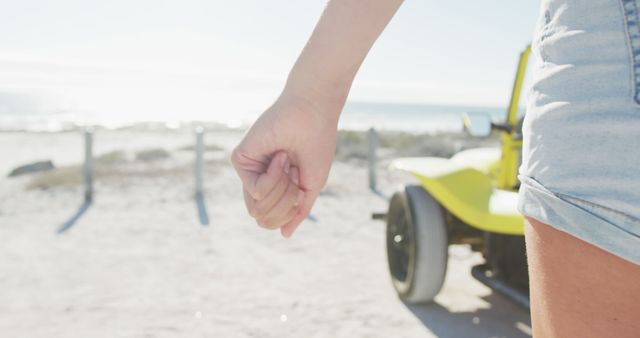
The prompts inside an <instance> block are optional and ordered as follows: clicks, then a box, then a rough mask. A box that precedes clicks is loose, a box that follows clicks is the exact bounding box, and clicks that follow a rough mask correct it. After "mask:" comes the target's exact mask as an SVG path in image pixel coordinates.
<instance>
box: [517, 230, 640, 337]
mask: <svg viewBox="0 0 640 338" xmlns="http://www.w3.org/2000/svg"><path fill="white" fill-rule="evenodd" d="M526 223H527V224H526V227H525V235H526V241H527V256H528V262H529V278H530V284H531V317H532V324H533V333H534V336H535V337H543V338H548V337H619V338H622V337H640V265H636V264H633V263H631V262H629V261H626V260H623V259H621V258H619V257H617V256H614V255H612V254H610V253H608V252H606V251H603V250H601V249H599V248H597V247H595V246H593V245H591V244H589V243H587V242H584V241H582V240H580V239H577V238H575V237H573V236H571V235H569V234H566V233H564V232H562V231H559V230H556V229H554V228H552V227H551V226H549V225H546V224H544V223H541V222H538V221H537V220H535V219H532V218H527V222H526ZM638 250H640V248H638Z"/></svg>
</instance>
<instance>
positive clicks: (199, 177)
mask: <svg viewBox="0 0 640 338" xmlns="http://www.w3.org/2000/svg"><path fill="white" fill-rule="evenodd" d="M195 169H196V196H195V200H196V206H197V208H198V217H199V218H200V224H202V225H209V215H208V214H207V208H206V206H205V204H204V128H202V127H197V128H196V168H195Z"/></svg>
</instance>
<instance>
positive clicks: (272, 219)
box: [262, 182, 304, 228]
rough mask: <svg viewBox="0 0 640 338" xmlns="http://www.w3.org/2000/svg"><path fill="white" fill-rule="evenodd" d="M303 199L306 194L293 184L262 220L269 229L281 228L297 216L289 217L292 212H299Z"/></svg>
mask: <svg viewBox="0 0 640 338" xmlns="http://www.w3.org/2000/svg"><path fill="white" fill-rule="evenodd" d="M303 198H304V192H303V191H302V190H300V189H299V188H298V186H297V185H295V184H294V183H293V182H291V183H290V184H289V187H288V188H287V191H286V192H285V193H284V195H282V198H280V200H279V201H278V202H276V204H275V205H274V206H273V208H271V209H270V210H269V212H267V213H266V214H265V215H264V216H263V217H262V220H263V221H264V223H266V224H267V225H268V226H269V227H276V228H279V227H281V226H283V225H285V224H287V223H288V222H289V221H291V219H292V218H293V216H295V213H294V214H293V215H290V216H289V214H291V210H292V209H296V210H297V209H298V208H297V207H298V205H299V204H300V203H301V202H302V199H303ZM287 216H289V217H287Z"/></svg>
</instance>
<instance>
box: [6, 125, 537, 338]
mask: <svg viewBox="0 0 640 338" xmlns="http://www.w3.org/2000/svg"><path fill="white" fill-rule="evenodd" d="M241 135H242V134H241V132H240V131H233V130H227V131H224V130H221V131H209V132H207V134H206V143H207V145H208V146H209V147H210V148H209V150H210V151H208V152H207V153H206V172H205V178H206V180H205V188H206V190H205V202H206V207H207V210H208V214H209V218H210V221H211V222H210V224H209V225H208V226H203V225H201V224H200V223H199V219H198V214H197V210H196V204H195V202H194V199H193V194H194V174H193V159H194V154H193V151H192V150H191V149H190V146H192V144H193V141H194V136H193V134H192V133H191V132H188V131H184V130H182V131H140V130H118V131H104V130H98V131H96V134H95V148H94V149H95V156H96V157H97V158H99V159H100V158H101V161H102V162H99V161H100V160H98V163H101V164H99V167H98V168H97V178H96V186H95V201H94V203H93V204H92V206H91V207H90V208H89V209H88V210H87V211H86V213H85V214H84V215H82V217H81V218H79V219H78V221H77V222H76V223H75V224H74V225H73V227H71V228H70V229H69V230H68V231H67V232H65V233H63V234H57V233H56V230H57V229H58V228H59V227H60V226H61V224H63V223H64V222H66V221H67V220H68V219H69V218H70V217H71V216H72V215H73V214H74V213H75V212H76V210H78V208H79V207H80V205H81V203H82V186H81V185H80V184H78V183H79V176H77V175H78V173H79V171H77V168H78V167H77V166H78V165H79V164H81V160H82V137H81V134H80V132H61V133H26V132H11V133H0V154H2V155H3V159H2V161H0V174H2V177H1V178H0V290H2V292H0V337H12V338H19V337H25V338H27V337H29V338H33V337H527V336H529V335H530V320H529V314H528V312H527V311H524V310H523V309H521V308H520V307H518V306H517V305H515V304H513V303H511V302H510V301H509V300H507V299H506V298H504V297H502V296H501V295H498V294H495V293H493V292H492V291H491V290H490V289H489V288H487V287H485V286H484V285H482V284H481V283H479V282H477V281H476V280H474V279H473V278H472V277H471V275H470V268H471V266H473V265H475V264H478V263H479V262H481V261H482V257H481V256H480V255H479V254H477V253H472V252H471V251H470V250H469V249H468V248H467V247H465V246H453V247H451V248H450V252H451V254H450V256H451V258H450V262H449V271H448V275H447V279H446V282H445V286H444V289H443V291H442V292H441V294H440V295H439V296H438V298H437V301H436V302H435V303H434V304H430V305H421V306H409V305H405V304H403V303H402V302H401V301H400V300H399V299H398V298H397V296H396V295H395V292H394V290H393V288H392V286H391V282H390V277H389V275H388V272H387V266H386V264H387V262H386V255H385V247H384V223H383V222H380V221H374V220H371V213H372V212H381V211H386V207H387V202H386V200H385V199H384V198H383V197H381V196H378V195H376V194H374V193H372V192H371V191H370V190H369V189H368V187H367V171H366V163H365V162H364V160H363V159H362V156H361V155H362V152H361V150H360V149H361V148H359V145H356V146H354V147H352V148H347V146H348V145H349V142H346V141H344V140H343V141H342V142H341V143H340V144H341V146H343V148H342V149H339V151H338V155H339V156H338V157H337V158H338V159H337V160H336V162H335V164H334V166H333V168H332V171H331V175H330V178H329V182H328V184H327V187H326V188H325V190H324V192H323V193H322V195H321V196H320V198H319V200H318V202H317V204H316V206H315V207H314V209H313V216H314V217H315V219H316V220H315V221H311V220H307V221H305V223H303V224H302V225H301V227H300V228H299V230H298V232H297V233H296V234H295V235H294V236H293V238H291V239H288V240H285V239H283V238H281V237H280V235H279V233H277V232H269V231H266V230H263V229H260V228H258V227H257V226H256V225H255V224H254V223H253V221H252V220H251V219H250V218H249V216H248V215H247V214H246V212H245V207H244V203H243V201H242V194H241V190H240V183H239V180H238V179H237V177H236V175H235V173H234V172H233V170H232V168H231V166H230V164H229V162H228V154H229V152H230V150H231V149H232V147H233V145H234V144H235V143H236V142H237V141H238V140H239V138H240V137H241ZM343 136H344V135H343ZM345 137H346V136H345ZM347 139H354V138H353V137H347ZM355 139H357V137H355ZM354 142H355V141H354ZM356 143H357V142H356ZM454 143H455V142H454ZM452 144H453V143H452ZM465 146H468V145H464V144H462V143H460V144H453V145H452V146H451V151H456V150H459V149H460V148H461V147H465ZM158 149H161V150H164V152H160V155H159V156H157V158H151V159H145V157H144V156H141V155H140V154H143V153H145V152H146V153H149V151H150V150H156V153H158V152H157V150H158ZM345 149H346V150H345ZM415 150H416V151H419V150H421V148H420V147H415ZM392 153H393V152H392V151H390V150H385V149H381V151H380V154H381V157H382V159H381V161H380V163H379V165H378V166H379V189H380V191H381V192H382V193H383V194H384V195H386V196H390V195H391V194H392V192H393V191H394V190H395V189H396V188H397V187H398V186H400V185H401V184H403V183H407V182H412V181H413V180H412V178H411V177H409V176H407V175H405V174H402V173H392V172H388V171H386V170H385V166H386V164H387V163H388V159H389V158H390V157H392V155H393V154H392ZM45 159H50V160H52V161H53V162H54V163H55V165H56V166H57V167H58V168H67V169H68V170H69V174H68V176H65V175H62V176H56V177H54V176H51V175H53V174H52V173H44V174H31V175H24V176H19V177H12V178H8V177H7V173H8V172H9V171H10V170H11V169H12V168H14V167H16V166H18V165H21V164H25V163H29V162H33V161H36V160H45ZM60 170H61V169H57V171H60ZM45 175H49V176H45ZM74 175H75V176H74ZM53 178H56V179H57V180H58V181H55V182H54V183H51V180H52V179H53ZM47 184H51V186H48V185H47Z"/></svg>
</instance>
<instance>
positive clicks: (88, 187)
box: [83, 128, 94, 202]
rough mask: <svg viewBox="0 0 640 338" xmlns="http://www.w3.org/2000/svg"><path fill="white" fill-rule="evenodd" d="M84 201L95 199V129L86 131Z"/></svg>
mask: <svg viewBox="0 0 640 338" xmlns="http://www.w3.org/2000/svg"><path fill="white" fill-rule="evenodd" d="M83 173H84V201H85V202H91V201H93V175H94V172H93V129H91V128H87V129H85V131H84V167H83Z"/></svg>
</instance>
